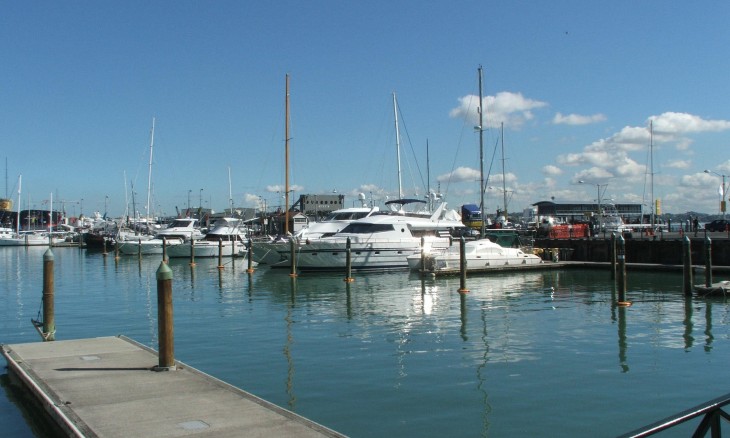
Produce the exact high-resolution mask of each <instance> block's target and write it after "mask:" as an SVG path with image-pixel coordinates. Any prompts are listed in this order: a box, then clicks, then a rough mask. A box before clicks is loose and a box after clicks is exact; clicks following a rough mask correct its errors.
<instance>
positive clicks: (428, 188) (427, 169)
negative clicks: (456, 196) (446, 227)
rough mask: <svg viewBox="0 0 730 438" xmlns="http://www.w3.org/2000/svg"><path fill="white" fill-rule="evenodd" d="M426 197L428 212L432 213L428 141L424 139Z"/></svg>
mask: <svg viewBox="0 0 730 438" xmlns="http://www.w3.org/2000/svg"><path fill="white" fill-rule="evenodd" d="M426 196H428V211H433V200H432V198H431V161H430V159H429V157H428V139H426Z"/></svg>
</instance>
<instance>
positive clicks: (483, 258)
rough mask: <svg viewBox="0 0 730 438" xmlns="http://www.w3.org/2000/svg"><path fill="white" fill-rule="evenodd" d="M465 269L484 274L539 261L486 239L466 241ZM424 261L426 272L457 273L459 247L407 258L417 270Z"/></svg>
mask: <svg viewBox="0 0 730 438" xmlns="http://www.w3.org/2000/svg"><path fill="white" fill-rule="evenodd" d="M464 255H465V259H466V270H467V272H468V271H485V270H489V269H502V268H505V267H510V268H517V267H520V266H529V265H539V264H541V263H543V261H542V259H541V258H540V257H538V256H536V255H535V254H528V253H525V252H523V251H522V250H521V249H518V248H505V247H502V246H500V245H497V244H496V243H493V242H491V241H489V240H488V239H483V240H476V241H471V242H467V243H466V245H465V254H464ZM422 260H423V261H424V262H425V265H426V266H425V270H426V271H429V272H439V271H458V270H460V269H461V254H460V245H459V244H458V243H457V244H455V245H452V246H451V247H449V248H448V249H446V250H439V249H431V250H425V253H424V254H423V256H422V255H421V253H420V252H418V253H416V254H413V255H410V256H409V257H408V267H409V268H410V269H412V270H421V269H422V263H421V261H422Z"/></svg>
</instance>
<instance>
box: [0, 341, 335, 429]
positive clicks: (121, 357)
mask: <svg viewBox="0 0 730 438" xmlns="http://www.w3.org/2000/svg"><path fill="white" fill-rule="evenodd" d="M2 354H3V356H5V359H6V361H7V363H8V372H9V374H10V375H11V377H12V378H13V379H15V378H17V379H19V384H20V385H21V386H22V387H23V388H24V390H27V391H29V392H31V393H32V394H33V395H34V396H35V397H36V398H37V399H38V401H39V402H40V404H42V406H43V408H44V409H45V410H46V412H47V413H48V414H49V415H50V416H51V419H52V420H53V421H54V423H55V424H57V425H58V426H59V427H60V429H61V430H62V431H63V432H64V433H65V434H66V435H68V436H72V437H76V436H79V437H81V436H83V437H97V436H98V437H125V438H126V437H129V436H154V437H173V436H186V435H195V436H200V437H205V436H215V437H239V436H246V437H272V436H276V437H342V436H343V435H341V434H339V433H337V432H335V431H333V430H330V429H328V428H326V427H324V426H322V425H319V424H317V423H314V422H312V421H310V420H307V419H306V418H304V417H301V416H299V415H297V414H295V413H293V412H291V411H288V410H286V409H283V408H281V407H279V406H276V405H274V404H272V403H269V402H267V401H265V400H263V399H260V398H258V397H256V396H254V395H252V394H250V393H248V392H245V391H243V390H241V389H238V388H236V387H234V386H231V385H229V384H227V383H225V382H223V381H221V380H218V379H216V378H214V377H211V376H209V375H207V374H205V373H203V372H201V371H198V370H196V369H194V368H191V367H189V366H187V365H185V364H183V363H181V362H179V361H178V362H177V369H175V370H171V371H154V370H153V369H154V368H155V366H156V365H157V363H158V356H157V353H156V352H155V351H154V350H152V349H150V348H147V347H145V346H143V345H141V344H138V343H136V342H135V341H133V340H131V339H128V338H125V337H122V336H120V337H102V338H92V339H79V340H69V341H55V342H37V343H28V344H15V345H2Z"/></svg>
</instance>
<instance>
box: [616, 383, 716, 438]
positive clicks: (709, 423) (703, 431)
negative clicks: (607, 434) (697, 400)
mask: <svg viewBox="0 0 730 438" xmlns="http://www.w3.org/2000/svg"><path fill="white" fill-rule="evenodd" d="M728 404H730V393H728V394H725V395H723V396H721V397H718V398H716V399H713V400H710V401H708V402H705V403H702V404H699V405H697V406H695V407H693V408H690V409H687V410H686V411H683V412H680V413H678V414H675V415H672V416H670V417H667V418H665V419H663V420H660V421H657V422H656V423H653V424H650V425H648V426H646V427H642V428H640V429H636V430H634V431H631V432H629V433H626V434H624V435H620V438H639V437H646V436H650V435H654V434H656V433H659V432H662V431H664V430H667V429H670V428H672V427H674V426H677V425H679V424H682V423H684V422H687V421H689V420H692V419H695V418H697V417H700V416H703V415H704V418H703V419H702V421H701V422H700V424H699V425H698V426H697V429H695V432H694V433H693V434H692V436H693V437H702V436H706V435H707V432H708V431H712V436H713V437H720V436H722V431H721V429H720V419H721V418H724V419H725V420H726V421H730V415H728V414H727V413H726V412H725V411H723V410H722V407H723V406H726V405H728Z"/></svg>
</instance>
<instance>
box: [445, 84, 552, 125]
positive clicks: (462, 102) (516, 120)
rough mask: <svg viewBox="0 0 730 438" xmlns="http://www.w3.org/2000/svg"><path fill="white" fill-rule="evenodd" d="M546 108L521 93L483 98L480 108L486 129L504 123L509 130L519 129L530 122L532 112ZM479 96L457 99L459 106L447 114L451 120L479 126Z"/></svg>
mask: <svg viewBox="0 0 730 438" xmlns="http://www.w3.org/2000/svg"><path fill="white" fill-rule="evenodd" d="M545 106H547V103H545V102H541V101H539V100H533V99H528V98H526V97H524V96H523V95H522V93H512V92H509V91H502V92H499V93H497V94H496V95H495V96H485V97H484V102H483V105H482V107H483V108H484V109H485V111H484V122H485V124H486V127H492V128H494V127H497V126H499V125H500V123H504V125H505V126H506V127H509V128H511V129H519V128H520V127H521V126H522V125H523V124H524V123H525V122H526V121H528V120H532V119H533V118H534V115H533V113H532V110H534V109H538V108H542V107H545ZM478 107H479V96H474V95H468V96H464V97H461V98H459V106H457V107H456V108H454V109H452V110H451V111H450V112H449V116H451V117H453V118H465V119H467V120H468V121H469V122H470V123H472V124H474V125H475V126H476V125H479V110H478Z"/></svg>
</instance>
